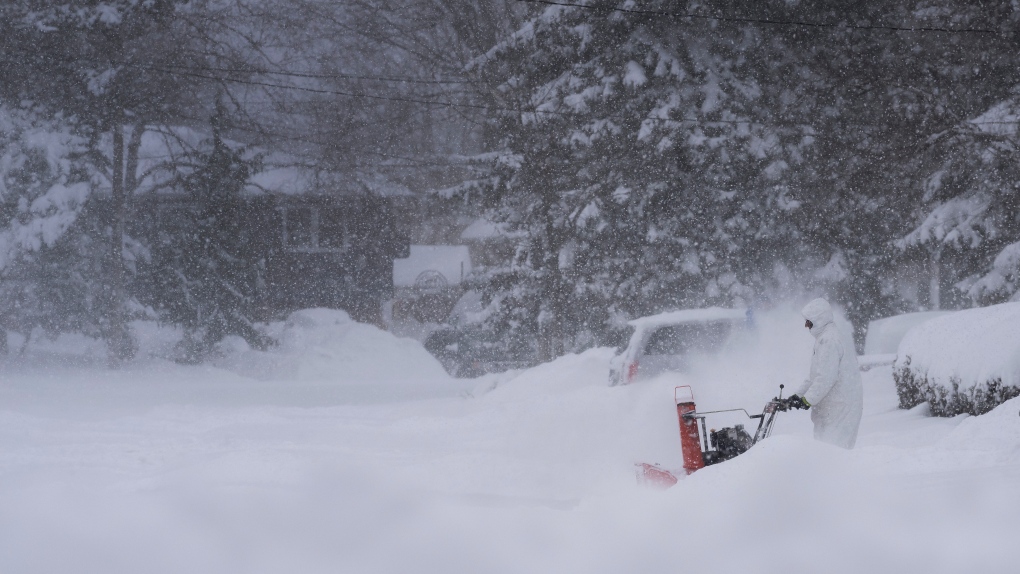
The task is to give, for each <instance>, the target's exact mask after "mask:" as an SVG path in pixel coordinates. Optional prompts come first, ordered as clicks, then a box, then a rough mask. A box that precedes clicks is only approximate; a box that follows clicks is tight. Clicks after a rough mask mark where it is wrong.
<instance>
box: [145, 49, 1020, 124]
mask: <svg viewBox="0 0 1020 574" xmlns="http://www.w3.org/2000/svg"><path fill="white" fill-rule="evenodd" d="M129 66H132V67H137V68H142V69H147V70H152V71H156V72H161V73H166V74H171V75H181V76H188V77H195V78H202V79H207V80H214V81H220V82H229V83H235V84H242V85H251V86H258V87H266V88H275V89H282V90H296V91H301V92H310V93H315V94H325V95H335V96H343V97H349V98H355V99H358V98H364V99H371V100H383V101H395V102H407V103H414V104H422V105H427V106H437V107H448V108H469V109H474V110H484V111H488V112H504V113H514V114H535V115H540V114H544V115H546V116H558V117H564V118H580V119H585V120H593V118H591V117H590V116H588V115H587V114H581V113H578V112H570V111H560V110H550V109H539V108H531V109H522V108H507V107H496V106H488V105H485V104H473V103H468V102H451V101H447V100H423V99H418V98H409V97H404V96H383V95H379V94H366V93H357V92H345V91H341V90H331V89H325V88H309V87H304V86H288V85H285V84H274V83H270V82H260V81H256V80H243V79H239V78H222V77H217V76H210V75H206V74H199V73H196V72H187V71H183V70H181V71H174V70H170V69H165V68H158V67H153V66H143V65H140V64H129ZM600 119H610V120H622V119H634V120H640V121H642V122H647V121H651V122H671V123H693V124H698V125H705V126H711V125H757V126H764V127H802V128H812V129H814V128H815V126H814V125H813V124H809V123H805V122H795V121H783V120H778V121H772V122H768V121H760V120H737V119H708V118H704V119H700V118H689V117H683V118H657V117H643V118H638V117H632V118H625V117H624V116H622V115H619V114H610V115H608V116H604V117H603V118H600ZM844 123H845V122H844ZM968 123H971V124H982V125H983V124H1003V125H1014V124H1017V123H1020V120H1013V121H983V122H973V121H971V122H968ZM847 125H856V126H860V127H876V124H862V123H852V124H847Z"/></svg>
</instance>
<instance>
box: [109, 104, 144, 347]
mask: <svg viewBox="0 0 1020 574" xmlns="http://www.w3.org/2000/svg"><path fill="white" fill-rule="evenodd" d="M134 155H135V158H134V159H135V162H136V163H137V152H136V153H135V154H134ZM110 171H111V177H110V183H111V186H112V190H111V197H112V201H111V205H110V219H111V221H110V268H109V273H108V275H107V280H108V281H109V287H108V291H109V293H108V297H109V300H108V306H107V309H106V314H107V316H106V321H105V322H106V325H107V329H106V331H107V332H106V333H105V338H106V347H107V358H108V359H109V361H110V363H111V364H112V365H119V364H121V363H123V362H124V361H126V360H129V359H131V358H132V357H133V356H134V342H133V340H132V337H131V333H130V331H129V330H128V325H127V313H126V305H125V301H124V299H125V290H124V275H125V273H124V227H125V224H126V221H127V202H126V197H127V193H126V192H125V189H124V183H125V182H124V128H123V126H122V125H121V122H120V120H119V119H118V120H117V121H116V122H114V126H113V165H112V166H111V170H110ZM133 179H134V178H132V180H133Z"/></svg>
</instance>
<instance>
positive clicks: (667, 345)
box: [644, 322, 731, 355]
mask: <svg viewBox="0 0 1020 574" xmlns="http://www.w3.org/2000/svg"><path fill="white" fill-rule="evenodd" d="M730 330H731V325H730V323H726V322H714V323H687V324H683V325H668V326H665V327H659V328H658V329H656V330H655V332H654V333H652V334H651V335H650V336H649V337H648V341H647V342H646V343H645V348H644V354H645V355H682V354H685V353H689V352H692V351H693V352H700V353H711V352H715V351H719V350H720V349H722V346H723V344H724V343H726V339H727V338H728V337H729V335H730Z"/></svg>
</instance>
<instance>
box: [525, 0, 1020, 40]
mask: <svg viewBox="0 0 1020 574" xmlns="http://www.w3.org/2000/svg"><path fill="white" fill-rule="evenodd" d="M517 1H518V2H524V3H528V4H547V5H549V6H566V7H570V8H584V9H586V10H595V11H598V12H622V13H626V14H645V15H651V16H670V17H679V18H691V19H694V20H719V21H723V22H744V23H753V24H770V25H777V26H803V27H809V28H837V29H847V30H880V31H886V32H943V33H953V34H996V35H998V34H1002V33H1003V31H1001V30H991V29H985V28H944V27H939V26H886V25H871V24H836V23H831V22H809V21H806V20H778V19H773V18H750V17H739V16H711V15H708V14H696V13H694V12H680V11H674V10H648V9H643V8H621V7H611V6H593V5H591V4H578V3H575V2H560V1H558V0H517Z"/></svg>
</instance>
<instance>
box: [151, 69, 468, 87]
mask: <svg viewBox="0 0 1020 574" xmlns="http://www.w3.org/2000/svg"><path fill="white" fill-rule="evenodd" d="M160 65H161V66H163V67H166V68H177V69H182V70H202V71H206V72H224V73H227V74H259V75H267V76H268V75H273V76H285V77H292V78H313V79H322V80H369V81H375V82H397V83H406V84H470V83H471V82H470V81H469V80H436V79H428V78H410V77H400V76H362V75H358V74H344V73H339V72H338V73H335V74H312V73H305V72H283V71H272V70H266V69H262V68H220V67H215V66H182V65H176V64H160Z"/></svg>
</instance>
